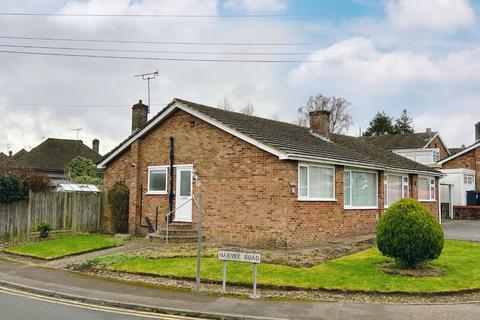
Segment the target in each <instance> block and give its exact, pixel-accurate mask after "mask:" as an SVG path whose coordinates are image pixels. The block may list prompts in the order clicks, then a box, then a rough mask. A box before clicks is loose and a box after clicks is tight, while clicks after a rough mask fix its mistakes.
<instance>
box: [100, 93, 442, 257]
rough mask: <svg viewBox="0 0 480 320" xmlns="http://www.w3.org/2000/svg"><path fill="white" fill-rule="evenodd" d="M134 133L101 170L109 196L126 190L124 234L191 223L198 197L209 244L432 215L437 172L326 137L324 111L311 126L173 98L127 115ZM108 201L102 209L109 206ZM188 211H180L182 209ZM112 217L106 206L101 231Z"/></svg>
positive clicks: (327, 234)
mask: <svg viewBox="0 0 480 320" xmlns="http://www.w3.org/2000/svg"><path fill="white" fill-rule="evenodd" d="M132 110H133V111H132V134H131V136H129V137H128V138H127V139H126V140H124V141H123V142H122V143H121V144H120V145H119V146H117V147H116V148H114V149H113V150H112V151H111V152H110V153H108V154H107V155H106V156H105V157H104V158H103V160H102V161H101V162H100V163H99V168H103V169H104V170H105V171H104V174H105V176H104V179H105V180H104V183H105V189H106V190H108V189H109V188H110V187H111V186H112V185H113V184H114V183H115V182H116V181H120V180H123V181H125V182H126V184H127V185H128V186H129V188H130V215H129V231H130V233H132V234H145V233H146V232H147V228H146V227H145V226H144V225H145V217H149V218H150V220H152V221H155V217H156V213H157V212H159V213H160V218H159V219H158V228H159V229H162V228H164V227H165V224H166V219H165V214H166V213H167V212H168V211H169V207H173V208H175V207H180V205H182V204H184V205H183V206H182V207H180V208H179V209H178V210H177V211H176V212H175V215H174V218H173V224H172V226H173V225H175V224H176V225H179V224H183V225H187V226H188V225H194V224H195V223H196V221H197V210H196V206H195V204H192V202H191V201H190V202H188V200H189V199H191V197H192V195H193V196H194V197H197V195H198V193H199V192H200V191H201V192H202V196H203V204H204V234H205V237H206V239H207V240H208V241H212V242H216V243H223V244H236V245H245V246H257V247H261V246H275V247H284V248H285V247H302V246H308V245H313V244H316V243H318V242H320V241H324V240H331V239H335V238H344V237H349V236H356V235H363V234H369V233H373V232H374V231H375V225H376V221H377V219H378V217H379V216H380V215H381V213H382V212H383V210H384V208H385V207H386V206H388V205H389V204H391V203H393V202H395V201H396V200H398V199H400V198H402V197H413V198H419V199H420V200H421V201H422V202H423V204H424V205H425V206H426V207H427V208H428V209H429V210H430V212H431V213H432V215H434V216H435V217H438V203H437V200H438V180H439V177H440V176H441V173H440V172H438V171H436V170H435V169H433V168H431V167H428V166H425V165H422V164H420V163H418V162H414V161H411V160H409V159H407V158H404V157H401V156H399V155H396V154H394V153H392V152H389V151H386V150H384V149H382V148H378V147H376V146H375V145H372V144H369V143H367V142H365V141H363V140H362V139H359V138H355V137H350V136H344V135H338V134H333V133H330V132H328V127H329V126H328V123H329V113H328V112H326V111H317V112H314V113H312V114H311V115H310V128H306V127H301V126H297V125H293V124H290V123H285V122H280V121H274V120H268V119H263V118H259V117H254V116H248V115H244V114H240V113H236V112H230V111H225V110H220V109H217V108H212V107H208V106H204V105H201V104H197V103H193V102H189V101H185V100H181V99H174V100H173V101H172V102H171V103H170V104H168V105H167V106H166V107H165V108H164V109H163V110H162V111H160V112H159V113H158V114H157V115H156V116H154V117H153V118H152V119H151V120H150V121H148V122H147V114H148V106H146V105H144V104H142V103H141V101H140V102H139V103H138V104H136V105H134V106H133V108H132ZM105 203H107V201H105ZM185 203H186V204H185ZM110 222H111V212H110V210H109V208H108V205H106V207H105V224H106V226H107V227H108V226H109V225H110Z"/></svg>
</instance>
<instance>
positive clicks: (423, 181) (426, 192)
mask: <svg viewBox="0 0 480 320" xmlns="http://www.w3.org/2000/svg"><path fill="white" fill-rule="evenodd" d="M418 200H420V201H435V177H422V176H419V177H418Z"/></svg>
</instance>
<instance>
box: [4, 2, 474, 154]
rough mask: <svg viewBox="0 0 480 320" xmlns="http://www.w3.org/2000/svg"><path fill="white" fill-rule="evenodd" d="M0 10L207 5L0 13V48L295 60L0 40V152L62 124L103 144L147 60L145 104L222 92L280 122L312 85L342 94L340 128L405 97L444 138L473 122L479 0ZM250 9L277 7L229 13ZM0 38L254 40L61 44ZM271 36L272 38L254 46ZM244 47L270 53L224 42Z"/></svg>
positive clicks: (468, 132) (458, 137) (30, 5)
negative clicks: (344, 113) (346, 116)
mask: <svg viewBox="0 0 480 320" xmlns="http://www.w3.org/2000/svg"><path fill="white" fill-rule="evenodd" d="M0 12H1V13H7V12H8V13H13V12H16V13H19V12H22V13H64V14H122V15H124V14H173V15H176V14H183V15H208V16H211V17H208V18H205V17H203V18H180V17H171V18H158V17H151V18H145V17H142V18H139V17H72V16H67V17H66V16H12V15H10V16H5V15H0V30H1V32H0V51H17V52H18V51H23V52H47V53H52V52H55V53H68V54H70V53H74V54H90V55H116V56H136V57H165V58H187V59H191V58H193V59H227V60H232V59H237V60H289V61H291V60H295V61H297V62H290V63H239V62H237V63H219V62H194V61H188V62H187V61H183V62H179V61H155V60H145V61H142V60H123V59H100V58H87V57H83V58H82V57H65V56H44V55H26V54H18V53H17V54H14V53H6V52H3V53H0V59H1V63H0V128H1V130H0V151H1V152H7V145H8V146H9V147H10V148H11V149H12V150H13V151H14V152H16V151H18V150H19V149H21V148H26V149H27V150H28V149H29V148H31V147H34V146H36V145H37V144H39V143H40V142H41V141H42V138H47V137H58V138H75V137H76V133H75V131H72V130H71V129H73V128H82V130H81V131H80V138H81V139H82V140H83V141H84V142H85V143H86V144H88V145H90V143H91V140H92V139H93V138H98V139H100V141H101V152H102V153H106V152H108V151H109V150H110V149H111V148H112V147H114V146H115V145H117V144H118V143H119V142H120V141H121V140H123V139H124V138H125V137H126V136H127V135H128V134H129V133H130V106H131V105H132V104H133V103H135V102H136V101H138V99H143V100H144V101H145V100H146V83H145V82H144V81H142V80H140V79H138V78H134V77H133V75H135V74H139V73H146V72H153V71H155V70H158V72H159V77H158V78H157V79H155V80H152V82H151V90H152V91H151V99H152V108H151V109H152V113H151V114H150V116H152V115H153V114H155V113H156V112H158V111H159V110H161V108H162V107H163V106H164V105H165V103H168V102H169V101H171V100H172V98H173V97H180V98H184V99H189V100H192V101H195V102H199V103H204V104H208V105H212V106H216V105H217V104H218V102H219V100H221V99H222V98H223V97H224V96H226V97H228V99H229V100H230V101H231V103H232V105H233V106H234V107H235V108H237V109H238V108H239V107H241V106H244V105H245V104H246V103H248V102H250V103H252V104H253V105H254V107H255V109H256V114H257V115H259V116H264V117H272V116H275V117H278V118H279V119H281V120H284V121H289V122H291V121H293V120H294V119H295V117H296V110H297V108H298V107H299V106H302V105H303V104H304V103H305V101H306V99H307V97H308V96H310V95H315V94H318V93H322V94H324V95H327V96H339V97H344V98H346V99H347V100H348V101H350V102H351V103H352V105H351V112H352V114H353V119H354V125H353V127H352V128H351V129H350V131H349V134H352V135H353V134H358V131H359V129H360V128H362V129H365V128H366V127H367V126H368V122H369V120H370V119H371V118H372V117H373V116H374V114H375V113H376V112H378V111H382V110H385V111H386V112H387V113H389V114H390V115H391V116H394V117H397V116H399V115H400V113H401V110H402V109H403V108H405V109H407V110H408V112H409V113H410V114H411V115H412V116H413V118H414V124H415V129H416V130H417V131H424V130H425V128H427V127H431V128H432V129H433V130H438V131H440V133H441V134H442V136H443V137H444V139H445V140H446V142H447V144H448V146H450V147H457V146H460V145H461V144H466V145H468V144H470V143H472V142H473V139H474V123H476V122H477V121H480V116H479V113H480V107H479V102H480V42H479V36H480V28H479V21H478V15H479V13H480V4H479V3H478V2H476V1H475V2H474V1H468V0H422V1H418V0H386V1H373V0H343V1H333V0H332V1H314V0H312V1H308V0H223V1H220V0H218V1H216V0H188V1H187V0H165V1H162V0H145V1H128V0H88V1H73V0H70V1H62V0H43V1H38V0H25V1H21V0H2V1H1V2H0ZM261 14H264V15H272V14H278V15H282V17H257V18H251V17H249V18H245V17H243V18H232V17H231V16H232V15H261ZM228 16H230V17H228ZM2 36H3V37H33V38H38V37H43V38H69V39H100V40H128V41H132V40H133V41H166V42H197V43H205V42H217V43H218V42H222V43H237V44H238V43H250V44H252V43H256V44H257V45H241V46H240V45H235V46H234V45H229V46H228V45H223V46H222V45H215V46H213V45H205V44H197V45H185V44H183V45H180V44H177V45H171V44H169V45H166V44H158V43H157V44H154V43H150V44H145V43H143V44H140V43H138V44H135V43H104V42H78V41H77V42H66V41H46V40H38V39H36V40H25V39H23V40H21V39H18V38H17V39H12V38H1V37H2ZM272 43H277V44H278V43H281V44H284V45H276V46H271V45H261V44H272ZM285 44H289V45H285ZM293 44H295V45H293ZM299 44H303V45H299ZM6 45H7V46H6ZM12 45H14V46H33V47H36V48H31V47H30V48H28V47H12ZM39 46H43V47H45V46H47V47H48V46H50V47H52V46H53V47H63V48H65V47H68V48H72V47H75V48H83V49H86V48H90V49H91V48H97V49H98V48H101V49H115V50H118V49H121V50H127V49H128V50H150V51H177V52H178V51H188V52H197V54H192V53H181V54H180V53H176V54H172V53H158V52H149V53H141V52H118V51H117V52H108V51H102V52H99V51H79V50H66V49H62V50H60V49H58V48H57V49H52V48H50V49H48V48H38V47H39ZM198 52H211V53H215V54H198ZM245 52H246V53H275V54H276V55H245V54H242V55H239V54H238V53H245ZM225 53H236V54H225ZM278 53H297V54H296V55H278Z"/></svg>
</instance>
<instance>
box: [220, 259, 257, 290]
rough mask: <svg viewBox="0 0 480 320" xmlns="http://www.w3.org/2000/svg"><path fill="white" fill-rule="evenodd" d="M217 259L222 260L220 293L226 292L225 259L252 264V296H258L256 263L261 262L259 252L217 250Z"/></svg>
mask: <svg viewBox="0 0 480 320" xmlns="http://www.w3.org/2000/svg"><path fill="white" fill-rule="evenodd" d="M218 260H223V280H222V293H226V292H227V261H236V262H247V263H252V264H253V289H252V295H251V297H252V298H255V299H256V298H259V297H260V296H259V295H258V294H257V265H258V264H259V263H260V262H261V255H260V254H259V253H249V252H235V251H223V250H220V251H218Z"/></svg>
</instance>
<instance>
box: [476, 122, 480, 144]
mask: <svg viewBox="0 0 480 320" xmlns="http://www.w3.org/2000/svg"><path fill="white" fill-rule="evenodd" d="M478 141H480V121H479V122H477V123H476V124H475V142H478Z"/></svg>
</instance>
